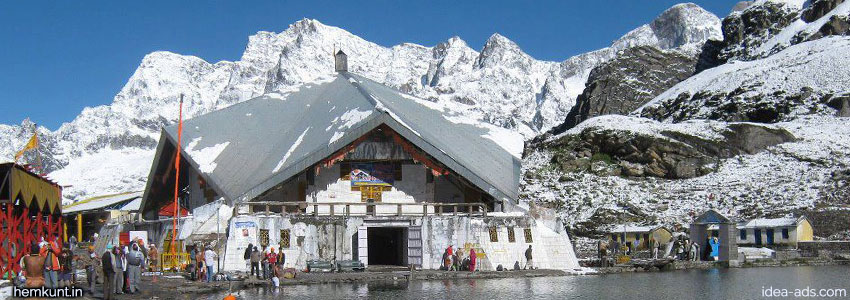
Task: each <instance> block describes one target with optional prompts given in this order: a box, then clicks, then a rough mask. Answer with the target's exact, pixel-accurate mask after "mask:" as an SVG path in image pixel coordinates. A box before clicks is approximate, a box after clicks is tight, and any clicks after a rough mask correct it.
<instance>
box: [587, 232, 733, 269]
mask: <svg viewBox="0 0 850 300" xmlns="http://www.w3.org/2000/svg"><path fill="white" fill-rule="evenodd" d="M671 244H672V245H671ZM639 245H640V243H639V241H637V240H635V241H631V242H625V243H620V242H619V241H617V240H613V241H612V242H611V244H610V245H609V244H608V243H607V242H605V241H598V242H597V254H598V256H599V261H600V264H601V267H607V266H608V265H609V256H611V257H617V256H619V255H620V254H624V255H629V256H632V255H634V254H635V252H636V251H637V249H638V246H639ZM705 245H708V246H707V247H706V248H705V249H704V250H701V249H702V246H701V245H700V244H699V243H697V242H694V241H691V240H690V239H689V238H687V237H684V236H680V237H678V238H675V239H673V240H672V241H670V242H669V243H667V244H664V243H658V242H656V241H655V239H650V240H649V242H648V248H647V250H649V251H650V257H651V258H652V259H658V257H659V253H665V252H666V251H665V250H664V248H665V246H667V247H669V248H668V249H670V252H671V253H670V256H672V258H674V259H676V260H691V261H698V260H717V259H718V255H719V246H720V242H719V241H718V239H717V237H709V238H707V239H706V243H705ZM661 255H662V256H663V255H665V254H661Z"/></svg>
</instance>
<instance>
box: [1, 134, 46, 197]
mask: <svg viewBox="0 0 850 300" xmlns="http://www.w3.org/2000/svg"><path fill="white" fill-rule="evenodd" d="M33 124H35V123H33ZM33 140H35V146H36V147H38V124H35V132H33V136H32V137H30V139H29V141H27V143H26V144H25V145H24V149H22V150H21V151H18V153H16V154H15V161H14V162H12V166H11V167H9V170H8V171H6V175H5V176H3V181H2V182H0V191H2V190H3V188H5V187H6V180H8V179H9V174H11V173H12V169H14V168H15V166H17V165H18V159H19V158H20V157H21V156H23V155H24V153H25V152H26V151H27V150H29V149H31V148H29V146H30V144H31V143H33ZM37 150H38V149H36V151H37ZM39 164H41V156H39ZM9 202H13V199H12V191H11V185H10V190H9Z"/></svg>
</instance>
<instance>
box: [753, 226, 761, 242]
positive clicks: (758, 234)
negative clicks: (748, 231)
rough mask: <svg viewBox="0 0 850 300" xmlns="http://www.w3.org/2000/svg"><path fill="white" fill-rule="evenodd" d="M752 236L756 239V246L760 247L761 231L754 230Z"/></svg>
mask: <svg viewBox="0 0 850 300" xmlns="http://www.w3.org/2000/svg"><path fill="white" fill-rule="evenodd" d="M753 235H754V236H755V238H756V245H761V229H756V230H755V234H753Z"/></svg>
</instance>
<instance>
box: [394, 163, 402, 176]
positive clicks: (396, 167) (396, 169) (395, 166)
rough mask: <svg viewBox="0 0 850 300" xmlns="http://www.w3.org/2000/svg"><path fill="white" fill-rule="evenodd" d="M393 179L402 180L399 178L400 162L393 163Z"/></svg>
mask: <svg viewBox="0 0 850 300" xmlns="http://www.w3.org/2000/svg"><path fill="white" fill-rule="evenodd" d="M393 177H394V178H393V179H394V180H395V181H402V178H401V163H400V162H397V163H394V164H393Z"/></svg>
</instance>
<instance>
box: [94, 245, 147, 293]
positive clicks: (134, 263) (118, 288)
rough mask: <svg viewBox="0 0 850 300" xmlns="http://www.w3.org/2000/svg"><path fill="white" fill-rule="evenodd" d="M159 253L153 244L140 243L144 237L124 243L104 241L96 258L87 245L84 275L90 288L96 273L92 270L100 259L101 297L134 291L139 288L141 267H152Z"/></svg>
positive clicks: (95, 278)
mask: <svg viewBox="0 0 850 300" xmlns="http://www.w3.org/2000/svg"><path fill="white" fill-rule="evenodd" d="M158 258H159V253H158V251H157V250H156V246H155V245H153V244H151V245H150V247H145V246H144V241H142V240H141V239H136V240H133V241H130V242H129V243H127V244H124V245H121V244H119V245H117V246H113V245H112V244H107V245H106V251H105V252H104V253H103V254H102V255H101V256H100V258H98V257H97V256H96V255H95V254H94V249H93V248H89V258H88V259H87V260H86V261H85V262H84V265H85V266H86V279H87V280H89V288H90V289H91V290H92V291H93V288H94V283H95V282H96V281H97V273H96V272H93V271H94V270H95V268H96V265H97V264H98V263H100V267H101V268H102V271H103V299H112V298H113V296H114V295H115V294H124V293H128V294H135V293H137V292H139V283H140V281H141V277H142V270H143V269H149V270H155V269H156V267H157V265H158V261H159V259H158Z"/></svg>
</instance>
